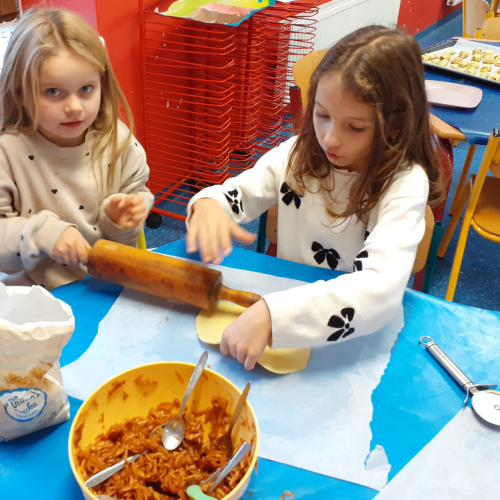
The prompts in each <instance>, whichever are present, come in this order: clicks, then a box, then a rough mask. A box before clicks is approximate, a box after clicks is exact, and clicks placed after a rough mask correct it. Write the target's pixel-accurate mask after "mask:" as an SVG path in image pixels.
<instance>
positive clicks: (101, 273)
mask: <svg viewBox="0 0 500 500" xmlns="http://www.w3.org/2000/svg"><path fill="white" fill-rule="evenodd" d="M87 269H88V272H89V274H90V276H92V277H93V278H98V279H100V280H105V281H109V282H111V283H116V284H117V285H123V286H126V287H128V288H133V289H134V290H139V291H141V292H146V293H150V294H152V295H158V296H159V297H165V298H166V299H170V300H177V301H179V302H185V303H186V304H191V305H193V306H196V307H201V308H202V309H210V310H213V309H215V307H216V303H217V301H218V300H228V301H229V302H234V303H235V304H238V305H240V306H243V307H250V306H251V305H252V304H255V302H257V301H258V300H260V298H261V297H260V295H257V294H255V293H251V292H243V291H239V290H232V289H231V288H228V287H227V286H224V285H223V284H222V274H221V273H220V271H216V270H215V269H210V268H209V267H204V266H200V265H198V264H193V263H192V262H186V261H184V260H180V259H175V258H173V257H168V256H166V255H161V254H157V253H153V252H148V251H147V250H139V249H137V248H134V247H129V246H127V245H121V244H120V243H113V242H112V241H107V240H98V241H97V242H96V243H95V244H94V246H93V247H92V250H90V251H89V257H88V263H87Z"/></svg>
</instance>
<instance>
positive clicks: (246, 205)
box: [187, 26, 443, 369]
mask: <svg viewBox="0 0 500 500" xmlns="http://www.w3.org/2000/svg"><path fill="white" fill-rule="evenodd" d="M442 198H443V187H442V179H441V170H440V165H439V162H438V159H437V156H436V153H435V150H434V146H433V143H432V138H431V131H430V127H429V116H428V107H427V100H426V93H425V86H424V73H423V67H422V61H421V55H420V50H419V46H418V44H417V42H416V41H415V40H414V39H413V38H412V37H411V36H409V35H408V34H406V33H404V32H403V31H400V30H393V29H388V28H384V27H380V26H371V27H367V28H363V29H361V30H358V31H356V32H354V33H352V34H350V35H348V36H347V37H345V38H344V39H342V40H341V41H340V42H338V43H337V44H336V45H335V46H334V47H332V48H331V49H330V50H329V51H328V52H327V54H326V55H325V57H324V59H323V60H322V62H321V63H320V64H319V65H318V67H317V68H316V70H315V71H314V74H313V75H312V78H311V82H310V87H309V94H308V105H307V108H306V109H305V110H304V124H303V127H302V130H301V132H300V134H299V135H298V137H293V138H291V139H290V140H288V141H287V142H285V143H283V144H281V145H280V146H278V147H277V148H275V149H274V150H272V151H270V152H269V153H267V154H265V155H264V156H263V157H262V158H261V159H259V161H258V162H257V163H256V165H255V167H254V168H253V169H251V170H248V171H246V172H244V173H242V174H241V175H239V176H238V177H235V178H232V179H229V180H228V181H226V182H225V183H224V184H223V185H222V186H213V187H210V188H207V189H205V190H203V191H201V192H200V193H198V194H197V195H196V196H195V197H194V198H193V200H192V201H191V203H190V205H189V207H188V209H189V219H188V221H189V227H188V235H187V248H188V251H190V252H193V251H196V250H197V249H198V250H199V251H200V253H201V256H202V258H203V259H204V260H205V261H207V262H210V261H214V262H216V263H219V262H220V261H221V260H222V256H224V255H227V254H228V253H229V252H230V251H231V236H234V237H236V238H238V239H240V240H243V241H251V240H253V235H251V234H249V233H247V232H246V231H244V230H243V229H242V228H241V227H239V224H242V223H246V222H249V221H251V220H252V219H254V218H256V217H258V216H259V215H260V214H262V213H263V212H264V211H266V210H267V209H269V208H270V207H271V206H272V205H274V204H275V203H278V257H281V258H284V259H288V260H292V261H295V262H300V263H304V264H309V265H314V266H320V267H324V268H327V269H337V270H340V271H347V273H348V274H344V275H342V276H340V277H338V278H336V279H332V280H330V281H326V282H325V281H319V282H316V283H312V284H309V285H305V286H301V287H298V288H294V289H291V290H287V291H284V292H279V293H272V294H269V295H266V296H264V297H263V299H262V300H261V301H259V302H258V303H256V304H254V305H253V306H252V307H250V308H249V309H248V310H247V311H245V312H244V313H243V314H242V315H241V316H240V317H239V318H238V319H237V320H236V321H235V322H234V323H233V324H232V325H230V326H229V327H228V328H227V329H226V331H225V332H224V335H223V338H222V342H221V352H222V353H223V354H228V355H231V356H233V357H235V358H237V359H238V361H239V362H240V363H244V365H245V367H246V368H247V369H252V368H253V367H254V365H255V362H256V361H257V360H258V358H259V357H260V355H261V354H262V352H263V350H264V348H265V346H266V345H270V346H272V347H276V348H282V347H309V346H316V345H328V344H335V343H339V342H342V341H346V340H351V339H354V338H356V337H359V336H362V335H367V334H370V333H373V332H375V331H377V330H378V329H380V328H381V327H383V326H384V325H385V324H387V323H388V322H389V321H390V320H391V319H392V318H393V317H394V316H395V314H396V312H397V311H398V309H399V308H401V305H402V299H403V293H404V290H405V287H406V284H407V282H408V278H409V276H410V273H411V269H412V267H413V264H414V261H415V255H416V250H417V246H418V244H419V243H420V240H421V239H422V236H423V234H424V229H425V221H424V213H425V206H426V204H427V203H430V204H437V203H439V202H440V201H441V200H442Z"/></svg>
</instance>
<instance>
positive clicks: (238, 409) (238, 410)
mask: <svg viewBox="0 0 500 500" xmlns="http://www.w3.org/2000/svg"><path fill="white" fill-rule="evenodd" d="M251 385H252V384H251V382H247V385H246V386H245V389H243V392H242V393H241V396H240V399H239V400H238V404H237V405H236V410H234V413H233V419H232V420H231V425H230V426H229V430H228V431H227V433H228V435H229V437H231V432H232V431H233V427H234V424H236V421H237V420H238V417H239V416H240V413H241V410H243V407H244V406H245V403H246V401H247V396H248V391H249V390H250V386H251Z"/></svg>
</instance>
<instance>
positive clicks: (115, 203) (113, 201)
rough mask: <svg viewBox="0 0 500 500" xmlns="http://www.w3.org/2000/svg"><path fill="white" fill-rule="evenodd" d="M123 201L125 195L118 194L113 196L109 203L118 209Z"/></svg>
mask: <svg viewBox="0 0 500 500" xmlns="http://www.w3.org/2000/svg"><path fill="white" fill-rule="evenodd" d="M122 201H123V195H121V194H117V195H115V196H113V198H111V201H110V202H109V205H110V207H111V208H113V209H116V208H118V206H119V205H120V203H121V202H122Z"/></svg>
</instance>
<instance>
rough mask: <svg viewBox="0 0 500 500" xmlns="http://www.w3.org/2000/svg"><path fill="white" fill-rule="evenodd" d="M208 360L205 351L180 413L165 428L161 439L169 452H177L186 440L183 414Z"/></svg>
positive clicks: (194, 373) (193, 375)
mask: <svg viewBox="0 0 500 500" xmlns="http://www.w3.org/2000/svg"><path fill="white" fill-rule="evenodd" d="M207 358H208V351H205V352H204V353H203V354H202V355H201V358H200V359H199V361H198V363H197V364H196V366H195V368H194V371H193V374H192V375H191V380H190V381H189V384H188V386H187V389H186V393H185V394H184V399H183V400H182V403H181V407H180V408H179V413H178V414H177V416H176V417H174V418H172V419H170V420H169V421H168V422H167V423H166V425H165V426H164V427H163V435H162V437H161V440H162V441H163V445H164V446H165V448H166V449H167V450H175V449H176V448H177V447H178V446H179V445H180V444H181V443H182V440H183V439H184V434H185V433H186V428H185V426H184V420H182V412H183V411H184V407H185V406H186V403H187V401H188V399H189V396H190V395H191V392H193V389H194V387H195V385H196V383H197V382H198V380H199V378H200V377H201V374H202V373H203V370H204V369H205V365H206V364H207ZM155 430H156V429H155ZM153 432H154V431H153Z"/></svg>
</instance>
